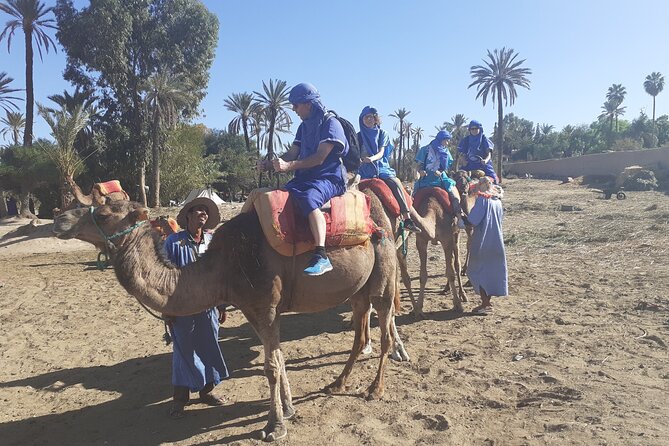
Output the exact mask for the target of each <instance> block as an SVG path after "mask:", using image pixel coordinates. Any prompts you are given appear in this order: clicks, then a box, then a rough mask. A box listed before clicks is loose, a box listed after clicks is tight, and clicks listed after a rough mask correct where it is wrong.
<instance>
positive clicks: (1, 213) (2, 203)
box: [0, 190, 9, 218]
mask: <svg viewBox="0 0 669 446" xmlns="http://www.w3.org/2000/svg"><path fill="white" fill-rule="evenodd" d="M8 215H9V209H8V208H7V192H5V191H4V190H2V191H0V218H3V217H6V216H8Z"/></svg>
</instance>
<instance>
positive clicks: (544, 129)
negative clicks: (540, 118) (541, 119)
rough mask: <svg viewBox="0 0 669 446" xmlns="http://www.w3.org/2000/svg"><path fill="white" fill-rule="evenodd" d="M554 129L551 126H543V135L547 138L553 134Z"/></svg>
mask: <svg viewBox="0 0 669 446" xmlns="http://www.w3.org/2000/svg"><path fill="white" fill-rule="evenodd" d="M554 128H555V127H554V126H552V125H550V124H542V125H541V134H542V135H544V136H546V135H548V134H549V133H550V132H552V131H553V129H554Z"/></svg>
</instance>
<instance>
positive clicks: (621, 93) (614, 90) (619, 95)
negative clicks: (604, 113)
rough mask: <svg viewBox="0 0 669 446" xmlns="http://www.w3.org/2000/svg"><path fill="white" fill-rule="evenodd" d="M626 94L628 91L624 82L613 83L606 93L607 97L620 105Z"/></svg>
mask: <svg viewBox="0 0 669 446" xmlns="http://www.w3.org/2000/svg"><path fill="white" fill-rule="evenodd" d="M626 94H627V91H626V90H625V87H623V86H622V84H613V85H611V86H610V87H609V91H608V92H607V93H606V99H607V100H609V101H611V102H613V103H614V104H615V103H617V104H618V105H620V104H622V103H623V101H624V100H625V95H626Z"/></svg>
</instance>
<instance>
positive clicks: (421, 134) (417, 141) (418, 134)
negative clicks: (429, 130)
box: [413, 127, 424, 150]
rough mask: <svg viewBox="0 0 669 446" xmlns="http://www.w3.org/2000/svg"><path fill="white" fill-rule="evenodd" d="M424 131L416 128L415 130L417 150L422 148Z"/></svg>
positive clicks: (414, 139)
mask: <svg viewBox="0 0 669 446" xmlns="http://www.w3.org/2000/svg"><path fill="white" fill-rule="evenodd" d="M423 133H424V131H423V129H422V128H421V127H416V128H415V129H413V146H414V148H415V149H416V150H418V149H419V148H420V140H421V138H422V137H423Z"/></svg>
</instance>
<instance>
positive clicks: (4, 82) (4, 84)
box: [0, 71, 22, 112]
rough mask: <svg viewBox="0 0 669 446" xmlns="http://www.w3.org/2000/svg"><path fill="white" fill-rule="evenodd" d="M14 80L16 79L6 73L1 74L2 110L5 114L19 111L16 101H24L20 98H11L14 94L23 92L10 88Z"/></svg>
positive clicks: (0, 106) (0, 101) (0, 105)
mask: <svg viewBox="0 0 669 446" xmlns="http://www.w3.org/2000/svg"><path fill="white" fill-rule="evenodd" d="M13 80H14V79H12V78H11V77H9V76H7V73H5V72H4V71H3V72H0V108H2V109H3V110H4V111H5V112H10V111H11V110H18V108H19V107H17V106H16V103H15V102H14V101H21V100H22V99H21V98H19V97H18V96H11V94H12V93H14V92H16V91H21V90H19V89H18V88H10V86H9V84H11V83H12V81H13Z"/></svg>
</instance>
